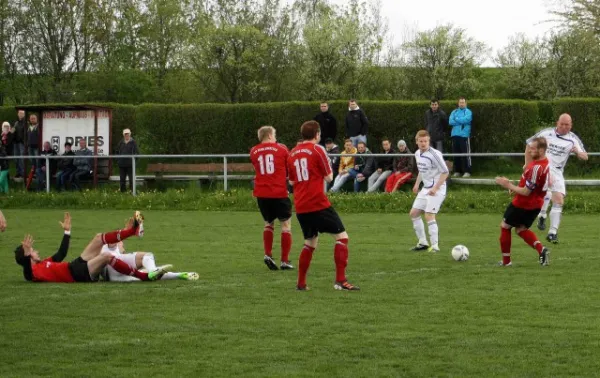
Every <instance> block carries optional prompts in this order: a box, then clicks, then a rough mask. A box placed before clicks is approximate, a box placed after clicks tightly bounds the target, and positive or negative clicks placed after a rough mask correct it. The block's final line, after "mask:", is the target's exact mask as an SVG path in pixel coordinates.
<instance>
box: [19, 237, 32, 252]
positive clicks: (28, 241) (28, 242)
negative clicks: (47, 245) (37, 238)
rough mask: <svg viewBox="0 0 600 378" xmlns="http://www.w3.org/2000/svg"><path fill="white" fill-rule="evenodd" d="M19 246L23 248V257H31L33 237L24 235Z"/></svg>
mask: <svg viewBox="0 0 600 378" xmlns="http://www.w3.org/2000/svg"><path fill="white" fill-rule="evenodd" d="M21 245H22V246H23V251H24V252H25V256H29V255H31V253H32V252H33V236H31V235H29V234H27V235H25V237H24V238H23V241H22V242H21Z"/></svg>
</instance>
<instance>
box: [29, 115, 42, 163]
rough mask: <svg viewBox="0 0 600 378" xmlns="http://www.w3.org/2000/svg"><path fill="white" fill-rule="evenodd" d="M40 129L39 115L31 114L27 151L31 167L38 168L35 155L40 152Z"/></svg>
mask: <svg viewBox="0 0 600 378" xmlns="http://www.w3.org/2000/svg"><path fill="white" fill-rule="evenodd" d="M39 140H40V129H39V127H38V119H37V115H35V114H32V115H30V116H29V128H28V129H27V152H28V154H29V156H30V161H31V167H32V168H34V167H35V168H37V166H36V164H37V159H36V158H35V156H38V155H39V154H40V145H39V144H40V142H39Z"/></svg>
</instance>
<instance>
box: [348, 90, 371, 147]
mask: <svg viewBox="0 0 600 378" xmlns="http://www.w3.org/2000/svg"><path fill="white" fill-rule="evenodd" d="M368 131H369V120H368V119H367V116H366V115H365V113H364V112H363V111H362V109H361V108H359V107H358V104H357V103H356V100H350V101H349V102H348V114H346V136H347V137H348V138H350V140H351V141H352V144H353V145H354V147H358V142H364V143H365V145H366V144H367V132H368Z"/></svg>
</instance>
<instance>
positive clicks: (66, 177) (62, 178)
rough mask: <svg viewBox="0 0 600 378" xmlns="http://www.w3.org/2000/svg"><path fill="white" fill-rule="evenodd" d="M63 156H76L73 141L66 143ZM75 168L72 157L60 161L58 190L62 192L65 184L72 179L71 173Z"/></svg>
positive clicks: (57, 175)
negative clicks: (72, 145) (72, 146)
mask: <svg viewBox="0 0 600 378" xmlns="http://www.w3.org/2000/svg"><path fill="white" fill-rule="evenodd" d="M61 156H75V153H74V152H73V151H72V150H71V143H69V142H66V143H65V152H64V153H63V154H62V155H61ZM75 169H76V168H75V165H73V158H72V157H66V158H63V159H60V160H59V161H58V172H57V173H56V190H58V191H59V192H60V191H61V190H62V189H63V188H64V187H65V184H66V183H67V182H70V181H71V175H72V174H73V173H74V172H75Z"/></svg>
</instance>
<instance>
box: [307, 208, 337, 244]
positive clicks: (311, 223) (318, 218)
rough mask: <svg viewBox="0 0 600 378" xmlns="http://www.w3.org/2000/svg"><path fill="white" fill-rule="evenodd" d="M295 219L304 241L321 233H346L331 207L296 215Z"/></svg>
mask: <svg viewBox="0 0 600 378" xmlns="http://www.w3.org/2000/svg"><path fill="white" fill-rule="evenodd" d="M296 217H297V218H298V222H299V223H300V228H302V233H303V234H304V240H308V239H312V238H314V237H317V236H319V234H322V233H325V234H334V235H336V234H340V233H342V232H344V231H346V229H345V228H344V224H343V223H342V220H341V219H340V216H339V215H338V213H336V211H335V210H334V209H333V207H328V208H327V209H323V210H319V211H315V212H312V213H304V214H296Z"/></svg>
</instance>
